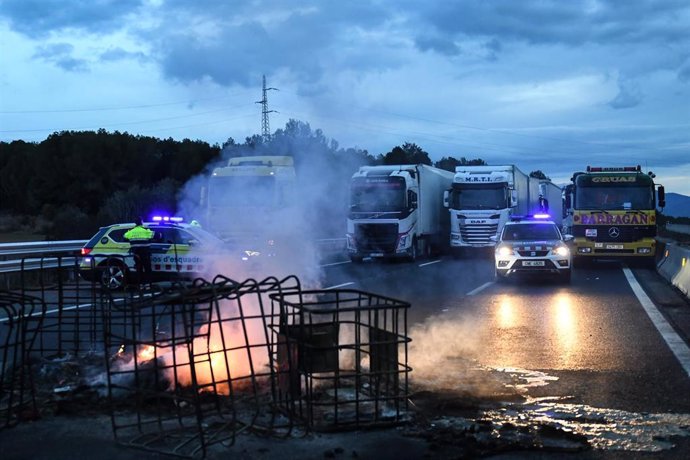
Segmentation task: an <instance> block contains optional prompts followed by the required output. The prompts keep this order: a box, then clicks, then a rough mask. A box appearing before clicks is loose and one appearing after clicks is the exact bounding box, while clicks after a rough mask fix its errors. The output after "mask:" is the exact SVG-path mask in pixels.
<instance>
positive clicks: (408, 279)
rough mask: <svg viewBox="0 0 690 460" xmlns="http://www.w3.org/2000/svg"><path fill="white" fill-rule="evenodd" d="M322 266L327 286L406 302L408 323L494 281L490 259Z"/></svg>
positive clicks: (375, 262)
mask: <svg viewBox="0 0 690 460" xmlns="http://www.w3.org/2000/svg"><path fill="white" fill-rule="evenodd" d="M324 268H325V279H324V283H323V286H324V287H326V288H337V287H341V288H342V289H359V290H362V291H367V292H373V293H376V294H379V295H384V296H388V297H392V298H395V299H398V300H402V301H405V302H409V303H410V304H411V309H410V312H409V319H410V324H412V323H414V322H418V321H423V320H424V319H425V318H427V317H428V316H430V315H434V314H437V313H439V312H442V311H447V310H448V309H449V308H450V307H449V305H450V304H452V303H453V302H455V301H456V300H457V299H458V298H461V297H464V296H466V295H467V294H468V293H470V292H472V291H473V290H476V289H477V288H479V287H481V286H483V285H486V284H487V283H493V278H494V268H493V260H491V259H489V258H486V257H476V258H464V259H453V258H451V257H441V258H432V259H424V260H419V261H417V262H414V263H411V262H404V261H381V260H371V261H364V262H363V263H360V264H354V263H343V264H340V265H329V266H326V267H324Z"/></svg>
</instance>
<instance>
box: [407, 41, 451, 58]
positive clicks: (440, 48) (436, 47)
mask: <svg viewBox="0 0 690 460" xmlns="http://www.w3.org/2000/svg"><path fill="white" fill-rule="evenodd" d="M415 44H416V45H417V48H419V49H420V50H422V51H429V50H433V51H436V52H437V53H439V54H443V55H446V56H457V55H458V54H460V47H458V45H457V44H455V42H453V41H452V40H448V39H446V38H440V37H418V38H417V39H416V40H415Z"/></svg>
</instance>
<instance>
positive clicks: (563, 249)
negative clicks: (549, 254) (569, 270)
mask: <svg viewBox="0 0 690 460" xmlns="http://www.w3.org/2000/svg"><path fill="white" fill-rule="evenodd" d="M553 253H554V254H556V255H557V256H561V257H568V255H569V254H570V249H568V247H567V246H556V247H555V248H553Z"/></svg>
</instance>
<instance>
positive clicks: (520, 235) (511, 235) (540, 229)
mask: <svg viewBox="0 0 690 460" xmlns="http://www.w3.org/2000/svg"><path fill="white" fill-rule="evenodd" d="M501 239H502V240H503V241H530V240H558V239H560V235H559V233H558V228H556V226H555V225H554V224H540V223H520V224H514V225H506V226H505V227H503V236H502V238H501Z"/></svg>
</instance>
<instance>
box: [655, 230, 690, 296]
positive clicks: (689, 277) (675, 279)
mask: <svg viewBox="0 0 690 460" xmlns="http://www.w3.org/2000/svg"><path fill="white" fill-rule="evenodd" d="M657 271H658V272H659V273H660V274H661V275H662V276H663V277H664V278H666V279H667V280H668V281H669V282H670V283H671V284H673V285H674V286H675V287H677V288H678V289H679V290H680V291H681V292H682V293H683V294H685V295H686V296H688V297H690V248H686V247H683V246H680V245H678V244H676V243H671V242H669V243H666V247H665V248H664V253H663V255H662V258H661V260H660V261H659V263H658V264H657Z"/></svg>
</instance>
